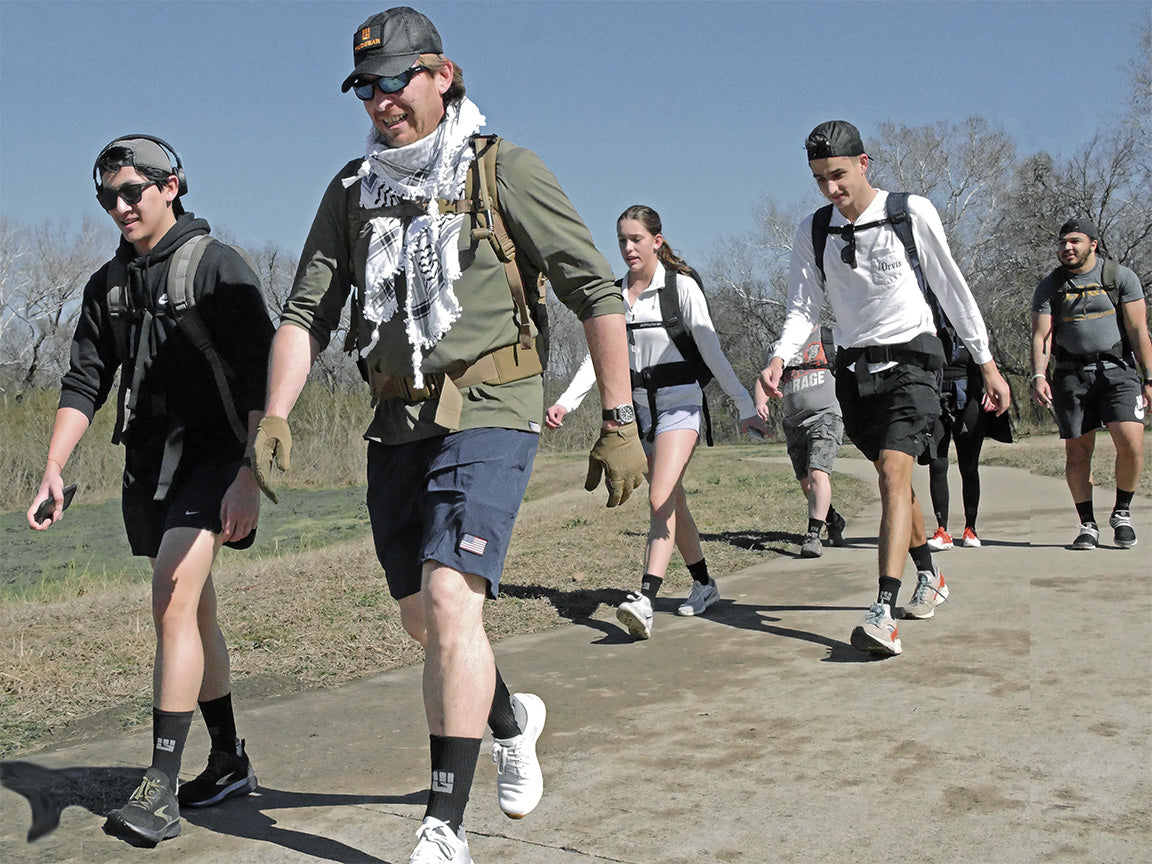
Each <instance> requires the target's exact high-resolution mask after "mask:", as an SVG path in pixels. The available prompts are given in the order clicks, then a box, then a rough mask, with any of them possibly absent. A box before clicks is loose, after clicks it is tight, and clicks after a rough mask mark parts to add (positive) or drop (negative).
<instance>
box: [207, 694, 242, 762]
mask: <svg viewBox="0 0 1152 864" xmlns="http://www.w3.org/2000/svg"><path fill="white" fill-rule="evenodd" d="M200 713H201V714H202V715H203V717H204V725H205V726H207V727H208V737H209V738H211V739H212V749H213V750H221V751H227V752H228V753H235V752H236V715H235V714H233V713H232V694H231V693H225V694H224V695H223V696H221V697H220V698H219V699H210V700H209V701H207V702H201V703H200Z"/></svg>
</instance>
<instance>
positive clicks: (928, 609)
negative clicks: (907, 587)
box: [904, 564, 948, 620]
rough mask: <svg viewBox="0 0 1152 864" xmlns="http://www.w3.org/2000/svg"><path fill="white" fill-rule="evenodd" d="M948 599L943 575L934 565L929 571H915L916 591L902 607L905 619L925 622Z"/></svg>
mask: <svg viewBox="0 0 1152 864" xmlns="http://www.w3.org/2000/svg"><path fill="white" fill-rule="evenodd" d="M947 599H948V586H947V585H945V584H944V574H943V573H941V572H940V568H939V567H937V566H936V565H935V564H933V565H932V569H931V570H918V571H916V590H915V591H913V592H912V600H911V601H909V603H908V605H907V606H905V607H904V617H905V618H919V619H920V620H927V619H928V618H931V617H932V616H933V615H935V614H936V607H937V606H939V605H940V604H941V603H944V602H945V601H947Z"/></svg>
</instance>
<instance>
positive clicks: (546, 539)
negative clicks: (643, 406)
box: [0, 447, 873, 756]
mask: <svg viewBox="0 0 1152 864" xmlns="http://www.w3.org/2000/svg"><path fill="white" fill-rule="evenodd" d="M764 452H765V448H749V447H718V448H714V449H712V450H709V451H702V452H700V453H698V455H697V457H696V458H695V460H694V462H693V464H692V466H691V467H690V469H689V472H688V480H687V490H688V495H689V501H690V503H691V506H692V512H693V514H694V516H695V518H696V521H697V524H698V526H699V528H700V532H701V535H702V537H703V538H704V542H705V553H706V555H707V557H708V561H709V565H710V569H711V570H712V572H713V573H715V574H718V575H723V574H724V573H729V572H733V571H734V570H738V569H741V568H743V567H746V566H748V565H750V564H752V563H753V562H755V561H758V560H761V559H762V558H763V556H764V554H765V552H772V551H791V552H793V553H794V552H795V551H796V543H797V542H798V541H799V536H798V535H799V533H800V532H801V531H802V530H803V528H804V525H805V509H804V504H803V500H802V497H801V494H800V492H799V489H798V488H797V486H796V483H795V480H794V479H793V478H792V476H791V472H790V471H788V470H786V469H785V468H784V467H783V466H765V465H764V464H763V463H758V462H752V461H749V460H747V459H746V458H745V457H746V456H748V455H757V456H759V455H763V453H764ZM773 452H778V448H776V449H774V450H773ZM585 468H586V459H585V457H584V456H583V455H545V454H541V455H540V456H539V457H538V459H537V464H536V470H535V471H534V473H533V479H532V483H531V485H530V487H529V493H528V495H527V497H526V500H525V504H524V507H523V509H522V511H521V518H520V520H519V521H518V523H517V528H516V535H515V538H514V540H513V544H512V549H511V552H510V554H509V557H508V561H507V565H506V568H505V577H504V584H503V586H502V589H503V590H502V593H501V597H500V599H499V600H496V601H491V602H490V603H489V604H488V608H487V610H486V613H485V618H486V625H487V627H488V630H489V634H490V636H491V638H492V639H493V641H499V640H500V639H503V638H506V637H508V636H512V635H516V634H520V633H528V632H534V631H538V630H543V629H546V628H550V627H555V626H558V625H560V624H562V623H564V622H565V621H566V620H572V619H578V618H581V617H584V616H588V615H591V614H593V613H594V612H595V611H596V609H597V608H598V606H599V605H600V604H602V603H608V604H612V605H615V604H617V603H619V602H620V601H621V600H622V599H623V596H624V593H625V591H626V590H634V589H635V587H636V585H637V584H638V582H639V575H640V568H641V563H642V555H643V546H644V538H645V535H646V533H647V522H648V519H647V507H646V506H645V501H644V499H643V497H642V495H643V491H642V492H641V497H639V498H638V499H637V500H634V501H629V502H628V503H627V504H626V505H625V506H623V507H621V508H617V509H613V510H608V509H606V508H605V507H604V494H605V493H604V492H603V491H602V490H601V491H597V492H596V493H586V492H584V491H583V488H582V484H583V479H584V473H585ZM872 494H873V493H872V492H871V490H870V489H869V488H868V486H867V485H866V484H863V483H859V482H858V481H857V482H850V480H849V478H844V480H843V482H842V483H841V484H840V486H839V487H838V494H837V498H838V500H837V506H838V507H842V508H843V509H844V510H845V512H847V513H849V514H850V513H851V512H852V510H853V509H854V508H855V507H856V506H859V505H860V504H862V503H863V502H864V501H866V500H868V498H869V496H871V495H872ZM854 502H856V503H854ZM674 561H676V562H677V563H674V564H673V566H672V568H670V570H669V574H668V580H667V582H666V591H667V593H668V594H670V595H672V596H677V595H683V594H685V593H686V592H687V588H688V581H689V580H688V575H687V571H686V570H685V569H684V568H683V566H682V565H681V564H680V563H678V562H679V559H678V557H677V558H675V559H674ZM213 578H214V580H215V582H216V585H217V590H218V594H219V598H220V623H221V626H222V628H223V630H224V633H225V636H226V637H227V640H228V644H229V648H230V651H231V655H232V669H233V677H234V681H235V689H236V693H237V698H238V699H239V700H244V699H254V698H259V697H261V696H269V695H273V694H278V693H285V692H293V691H298V690H305V689H311V688H315V687H324V686H331V685H334V684H338V683H340V682H343V681H349V680H352V679H355V678H360V677H363V676H366V675H373V674H378V673H379V672H381V671H383V670H385V669H389V668H393V667H397V666H402V665H406V664H409V663H413V662H417V661H419V660H420V659H421V656H420V650H419V648H418V647H417V646H416V645H415V643H413V642H412V641H411V640H410V639H409V638H408V637H407V635H406V634H404V632H403V631H402V629H401V627H400V622H399V616H398V614H397V610H396V604H395V602H394V601H392V599H391V598H390V597H389V595H388V591H387V586H386V584H385V581H384V577H383V574H382V573H381V571H380V568H379V565H378V564H377V562H376V558H375V554H374V552H373V550H372V548H371V541H370V539H368V538H365V539H362V540H355V541H348V542H345V543H341V544H338V545H334V546H328V547H325V548H323V549H319V550H314V551H307V552H303V553H301V554H298V555H293V556H289V557H285V558H279V559H263V560H250V559H244V558H243V557H242V556H232V557H231V558H230V560H229V561H228V562H227V563H226V564H224V565H222V566H220V567H219V568H218V569H217V572H216V573H215V574H214V577H213ZM148 595H149V590H148V586H147V585H115V584H113V585H109V586H104V587H102V588H101V590H99V591H93V592H89V593H85V594H84V595H83V596H80V597H74V598H70V599H66V600H54V601H42V602H33V603H27V602H26V603H17V602H10V603H5V604H3V605H0V668H2V669H3V670H4V672H3V673H0V675H2V676H3V677H2V684H3V686H2V688H0V755H3V756H13V755H17V754H21V753H27V752H29V751H32V750H35V749H37V748H40V747H43V746H48V745H58V744H60V743H62V742H64V741H67V740H71V739H73V738H75V737H77V736H83V735H87V734H99V733H106V732H107V731H109V730H110V729H115V728H118V727H130V726H134V725H137V724H139V723H142V722H146V721H147V720H148V719H149V717H150V704H151V673H152V655H153V649H154V639H155V633H154V630H153V626H152V621H151V616H150V611H149V610H150V602H149V596H148Z"/></svg>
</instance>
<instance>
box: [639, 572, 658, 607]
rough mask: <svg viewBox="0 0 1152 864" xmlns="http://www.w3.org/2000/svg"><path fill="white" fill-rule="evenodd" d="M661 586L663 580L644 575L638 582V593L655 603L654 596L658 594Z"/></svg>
mask: <svg viewBox="0 0 1152 864" xmlns="http://www.w3.org/2000/svg"><path fill="white" fill-rule="evenodd" d="M663 584H664V580H663V578H661V577H660V576H653V575H652V574H651V573H645V574H644V578H643V579H641V580H640V593H641V594H643V595H644V596H645V597H647V598H648V599H649V600H652V601H653V602H655V600H656V595H657V594H659V593H660V586H661V585H663Z"/></svg>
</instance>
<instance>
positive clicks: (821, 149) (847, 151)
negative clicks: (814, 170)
mask: <svg viewBox="0 0 1152 864" xmlns="http://www.w3.org/2000/svg"><path fill="white" fill-rule="evenodd" d="M804 149H805V150H807V151H808V161H809V162H811V161H812V160H813V159H831V158H833V157H835V156H859V155H860V154H861V153H863V152H864V142H863V141H862V140H861V139H860V130H859V129H857V128H856V127H855V126H853V125H852V124H851V123H849V122H848V121H847V120H828V121H827V122H825V123H821V124H820V125H819V126H817V127H816V128H815V129H813V130H812V131H811V132H809V133H808V138H807V139H806V140H805V141H804Z"/></svg>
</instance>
